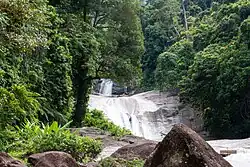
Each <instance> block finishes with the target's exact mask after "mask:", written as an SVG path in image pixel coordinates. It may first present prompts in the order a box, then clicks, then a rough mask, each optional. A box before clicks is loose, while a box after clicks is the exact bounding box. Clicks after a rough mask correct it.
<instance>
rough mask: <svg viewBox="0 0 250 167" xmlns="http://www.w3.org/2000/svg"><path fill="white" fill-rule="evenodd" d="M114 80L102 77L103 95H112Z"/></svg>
mask: <svg viewBox="0 0 250 167" xmlns="http://www.w3.org/2000/svg"><path fill="white" fill-rule="evenodd" d="M112 87H113V81H112V80H111V79H102V82H101V86H100V90H99V93H100V94H102V95H103V96H112Z"/></svg>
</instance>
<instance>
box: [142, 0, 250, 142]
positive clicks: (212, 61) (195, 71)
mask: <svg viewBox="0 0 250 167" xmlns="http://www.w3.org/2000/svg"><path fill="white" fill-rule="evenodd" d="M196 2H197V1H190V2H189V3H188V4H185V5H184V6H185V9H186V16H187V23H188V26H187V27H186V28H185V29H183V28H182V29H181V27H185V25H183V26H182V24H180V23H182V22H179V24H180V26H179V27H180V30H181V31H180V36H179V39H176V40H175V42H174V44H171V46H168V45H165V48H164V51H162V52H161V54H159V56H157V58H155V60H157V65H156V70H155V75H154V77H155V85H156V86H157V87H158V88H159V89H161V90H168V89H170V88H176V87H177V88H180V89H181V93H180V95H181V99H182V100H183V101H184V102H188V103H191V104H193V106H195V107H196V108H197V109H199V110H201V111H202V113H203V117H204V120H205V125H206V127H207V128H208V130H209V131H210V133H211V134H212V135H214V136H216V137H219V138H224V137H236V138H242V137H249V135H250V128H249V127H250V114H249V109H250V108H249V77H250V71H249V69H250V68H249V67H250V66H249V65H250V59H249V56H250V44H249V33H250V24H249V23H250V22H249V18H250V2H249V1H248V0H238V1H211V2H209V3H208V4H210V5H205V6H204V4H203V5H202V4H201V3H196ZM180 8H181V7H180ZM194 9H196V11H195V12H194ZM180 13H183V10H181V11H180ZM165 14H168V13H166V12H165ZM179 20H181V21H185V19H184V18H183V17H182V15H180V18H179ZM165 32H166V31H165ZM146 49H147V48H146Z"/></svg>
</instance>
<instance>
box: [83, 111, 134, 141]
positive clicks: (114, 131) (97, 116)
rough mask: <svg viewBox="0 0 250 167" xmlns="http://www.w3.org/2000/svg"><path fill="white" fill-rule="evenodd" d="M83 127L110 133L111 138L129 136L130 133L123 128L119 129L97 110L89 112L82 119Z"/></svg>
mask: <svg viewBox="0 0 250 167" xmlns="http://www.w3.org/2000/svg"><path fill="white" fill-rule="evenodd" d="M84 125H85V126H88V127H97V128H99V129H102V130H104V131H108V132H110V134H111V135H112V136H116V137H122V136H124V135H130V134H131V132H130V131H129V130H127V129H125V128H121V127H119V126H117V125H115V124H114V123H112V122H111V121H109V120H108V119H107V118H106V117H105V116H104V114H103V112H102V111H99V110H89V111H88V112H87V113H86V116H85V119H84Z"/></svg>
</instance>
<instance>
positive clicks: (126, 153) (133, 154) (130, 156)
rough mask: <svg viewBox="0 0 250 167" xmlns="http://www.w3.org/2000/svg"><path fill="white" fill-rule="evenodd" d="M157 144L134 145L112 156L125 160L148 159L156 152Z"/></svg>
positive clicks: (120, 149)
mask: <svg viewBox="0 0 250 167" xmlns="http://www.w3.org/2000/svg"><path fill="white" fill-rule="evenodd" d="M156 144H157V142H153V141H148V142H146V141H145V142H141V143H133V144H129V145H126V146H124V147H121V148H119V149H118V150H117V151H116V152H114V153H113V154H112V155H111V156H112V157H114V158H122V159H125V160H134V159H137V158H139V159H144V160H145V159H147V158H148V156H149V155H150V154H151V153H152V152H153V151H154V148H155V146H156Z"/></svg>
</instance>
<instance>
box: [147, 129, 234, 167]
mask: <svg viewBox="0 0 250 167" xmlns="http://www.w3.org/2000/svg"><path fill="white" fill-rule="evenodd" d="M144 167H232V166H231V165H230V164H229V163H228V162H227V161H226V160H225V159H223V157H222V156H221V155H219V154H218V153H216V152H215V151H214V149H213V148H212V147H211V146H210V145H208V144H207V142H206V141H205V140H203V139H202V138H201V137H200V136H199V135H198V134H197V133H195V132H194V131H193V130H192V129H190V128H189V127H187V126H186V125H183V124H177V125H174V127H173V128H172V130H171V131H170V132H169V133H168V134H167V135H166V136H165V138H164V139H163V140H162V142H161V143H159V144H158V145H157V147H156V149H155V150H154V152H153V153H152V154H151V155H150V156H149V158H148V159H147V160H146V162H145V165H144Z"/></svg>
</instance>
